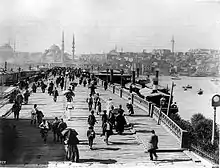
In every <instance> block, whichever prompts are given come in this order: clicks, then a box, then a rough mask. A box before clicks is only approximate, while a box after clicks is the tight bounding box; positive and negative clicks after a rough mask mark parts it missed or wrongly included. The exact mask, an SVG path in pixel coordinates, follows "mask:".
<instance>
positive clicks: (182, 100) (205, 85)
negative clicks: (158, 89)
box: [159, 76, 220, 124]
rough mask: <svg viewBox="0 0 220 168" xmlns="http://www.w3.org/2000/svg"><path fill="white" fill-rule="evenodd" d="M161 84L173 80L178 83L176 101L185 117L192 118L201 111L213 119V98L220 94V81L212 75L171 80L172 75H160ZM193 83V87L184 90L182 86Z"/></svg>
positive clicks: (218, 114) (219, 111)
mask: <svg viewBox="0 0 220 168" xmlns="http://www.w3.org/2000/svg"><path fill="white" fill-rule="evenodd" d="M159 78H160V79H159V84H160V85H162V86H167V84H168V85H169V88H171V83H172V81H173V82H174V83H175V84H176V86H175V87H174V90H173V96H174V101H175V102H177V105H178V107H179V114H180V116H181V117H182V118H183V119H186V120H190V118H191V117H192V115H193V114H196V113H201V114H203V115H204V116H205V117H207V118H210V119H213V112H214V110H213V107H212V106H211V99H212V97H213V95H215V94H220V82H213V81H211V79H212V77H185V76H184V77H183V76H181V80H171V77H170V76H160V77H159ZM218 79H219V80H220V78H218ZM188 84H189V85H191V86H192V89H188V90H187V91H184V89H183V88H182V87H183V86H186V85H188ZM200 88H201V89H202V90H203V91H204V92H203V95H198V94H197V92H198V90H199V89H200ZM216 122H217V123H218V124H220V107H217V110H216Z"/></svg>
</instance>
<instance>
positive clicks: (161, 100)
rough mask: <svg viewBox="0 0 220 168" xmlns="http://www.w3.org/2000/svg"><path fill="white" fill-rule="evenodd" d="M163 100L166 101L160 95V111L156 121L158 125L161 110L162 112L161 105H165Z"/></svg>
mask: <svg viewBox="0 0 220 168" xmlns="http://www.w3.org/2000/svg"><path fill="white" fill-rule="evenodd" d="M165 101H166V99H165V98H164V97H162V98H161V99H160V112H159V116H158V121H157V124H158V125H159V124H160V116H161V112H162V107H163V106H164V105H165Z"/></svg>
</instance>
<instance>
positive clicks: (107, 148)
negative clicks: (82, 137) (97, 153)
mask: <svg viewBox="0 0 220 168" xmlns="http://www.w3.org/2000/svg"><path fill="white" fill-rule="evenodd" d="M119 149H121V148H110V147H106V148H93V149H92V150H111V151H117V150H119Z"/></svg>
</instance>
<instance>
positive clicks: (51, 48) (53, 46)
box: [49, 44, 60, 51]
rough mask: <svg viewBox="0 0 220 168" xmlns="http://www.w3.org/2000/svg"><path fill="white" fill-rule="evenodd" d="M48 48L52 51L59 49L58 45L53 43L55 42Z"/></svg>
mask: <svg viewBox="0 0 220 168" xmlns="http://www.w3.org/2000/svg"><path fill="white" fill-rule="evenodd" d="M49 50H52V51H57V50H58V51H59V50H60V47H59V46H58V45H55V44H53V45H52V46H51V47H50V48H49Z"/></svg>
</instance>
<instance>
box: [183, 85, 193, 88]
mask: <svg viewBox="0 0 220 168" xmlns="http://www.w3.org/2000/svg"><path fill="white" fill-rule="evenodd" d="M185 88H186V89H192V86H191V85H187V86H183V89H185Z"/></svg>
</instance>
